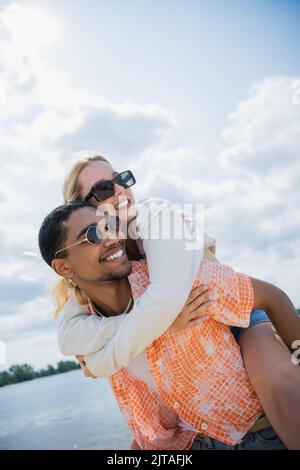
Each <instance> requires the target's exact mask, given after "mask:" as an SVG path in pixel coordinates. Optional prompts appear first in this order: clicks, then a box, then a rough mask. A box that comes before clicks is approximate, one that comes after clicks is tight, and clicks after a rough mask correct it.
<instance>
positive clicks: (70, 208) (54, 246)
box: [39, 201, 91, 266]
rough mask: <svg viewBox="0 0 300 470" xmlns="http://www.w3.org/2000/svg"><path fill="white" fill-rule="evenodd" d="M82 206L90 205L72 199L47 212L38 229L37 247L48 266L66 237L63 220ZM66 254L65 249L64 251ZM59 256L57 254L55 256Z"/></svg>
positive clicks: (62, 246) (66, 232)
mask: <svg viewBox="0 0 300 470" xmlns="http://www.w3.org/2000/svg"><path fill="white" fill-rule="evenodd" d="M83 207H91V206H90V205H89V204H88V203H86V202H82V201H73V202H70V203H67V204H63V205H61V206H58V207H56V208H55V209H54V210H53V211H51V212H50V214H48V215H47V216H46V217H45V219H44V220H43V223H42V225H41V228H40V230H39V248H40V252H41V255H42V257H43V258H44V260H45V261H46V263H47V264H49V266H51V263H52V261H53V260H54V259H55V253H56V252H57V251H58V250H60V249H62V248H64V243H65V241H66V239H67V237H68V231H67V229H66V226H65V224H64V222H66V221H67V220H68V219H69V217H70V215H71V214H72V213H73V212H75V211H77V210H78V209H81V208H83ZM64 254H65V255H66V254H67V251H66V252H64ZM57 257H59V255H58V256H57Z"/></svg>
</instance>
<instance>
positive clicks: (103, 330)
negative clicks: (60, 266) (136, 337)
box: [56, 291, 126, 356]
mask: <svg viewBox="0 0 300 470" xmlns="http://www.w3.org/2000/svg"><path fill="white" fill-rule="evenodd" d="M125 316H126V315H125V314H122V315H118V316H116V317H99V316H97V315H91V314H90V312H89V309H88V306H87V305H81V304H80V303H79V302H78V301H77V300H76V297H75V293H74V291H71V295H70V298H69V300H68V301H67V303H66V304H65V306H64V307H63V309H62V311H61V312H60V314H59V315H58V317H57V320H56V324H57V340H58V346H59V349H60V351H61V352H62V354H65V355H67V356H75V355H84V354H90V353H93V352H94V351H97V350H98V349H101V348H103V347H105V345H106V344H107V342H108V341H109V340H110V339H111V338H112V337H113V336H114V334H115V333H116V332H117V330H118V328H119V326H120V325H121V323H122V321H123V320H124V318H125Z"/></svg>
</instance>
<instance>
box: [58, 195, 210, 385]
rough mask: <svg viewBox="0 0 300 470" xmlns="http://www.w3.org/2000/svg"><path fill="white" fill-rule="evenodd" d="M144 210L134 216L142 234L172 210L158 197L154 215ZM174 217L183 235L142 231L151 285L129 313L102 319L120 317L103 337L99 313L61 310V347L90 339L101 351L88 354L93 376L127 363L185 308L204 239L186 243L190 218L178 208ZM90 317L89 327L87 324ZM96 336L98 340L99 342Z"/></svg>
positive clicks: (82, 347) (71, 348) (73, 348)
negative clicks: (195, 244)
mask: <svg viewBox="0 0 300 470" xmlns="http://www.w3.org/2000/svg"><path fill="white" fill-rule="evenodd" d="M160 201H161V200H160ZM147 210H149V207H148V208H147V207H146V210H144V212H143V217H140V218H138V219H137V223H138V224H139V226H138V228H139V233H140V235H141V236H142V235H143V236H146V235H147V233H148V234H149V232H153V233H155V231H156V229H157V228H158V227H160V226H162V225H163V224H164V221H165V220H168V219H169V218H170V216H173V215H174V211H173V208H172V206H171V204H170V203H167V202H166V203H163V204H162V203H161V204H160V205H159V206H158V207H157V209H156V212H155V211H154V212H153V213H152V217H145V213H146V212H147ZM174 217H175V223H176V224H177V226H178V225H180V224H182V223H183V226H184V231H183V237H182V238H181V239H171V240H167V239H166V240H163V239H152V238H151V237H150V238H146V237H145V239H144V240H143V246H144V251H145V254H146V257H147V262H148V269H149V275H150V286H149V288H148V289H147V290H146V292H145V293H144V294H143V295H142V296H141V297H140V298H139V299H138V301H137V302H136V304H135V306H134V308H133V309H132V310H131V312H130V313H129V314H127V315H121V316H119V317H114V318H105V319H104V320H105V321H115V320H117V321H118V325H117V326H116V328H114V327H112V326H111V325H110V327H109V328H108V329H107V330H106V336H105V339H104V338H103V335H102V333H101V329H102V326H101V322H102V321H103V318H102V317H101V318H99V317H95V316H93V315H86V314H85V313H83V314H82V315H80V314H79V313H78V312H77V314H76V315H71V316H70V315H67V316H66V315H65V312H61V315H62V316H61V318H60V320H59V322H60V324H59V328H58V332H59V344H60V348H61V350H62V351H67V352H68V354H74V355H75V354H89V353H90V352H91V347H90V345H91V344H93V347H95V349H94V351H97V350H99V352H98V353H96V354H97V356H90V357H89V356H87V357H86V359H87V361H86V362H87V365H88V368H89V370H91V372H92V373H94V374H95V375H97V376H109V375H111V374H112V373H114V372H116V371H117V370H119V369H120V368H122V367H124V366H126V365H128V363H129V362H130V360H131V358H133V357H135V356H136V355H138V354H139V353H140V352H142V351H143V349H145V347H146V346H148V345H149V344H150V343H151V342H152V341H153V340H154V339H156V338H157V337H159V336H160V335H161V334H163V333H164V332H165V331H166V330H167V329H168V328H169V326H170V325H171V324H172V322H173V321H174V319H175V318H176V316H177V315H178V314H179V313H180V311H181V310H182V308H183V305H184V303H185V301H186V299H187V297H188V295H189V293H190V291H191V288H192V284H193V281H194V279H195V276H196V273H197V270H198V268H199V265H200V262H201V259H202V255H203V242H202V240H199V239H198V249H197V250H196V249H194V250H191V249H187V248H190V243H191V240H192V239H193V238H194V239H195V230H194V227H193V224H192V223H191V219H190V218H188V217H187V218H186V219H185V218H183V217H182V213H181V214H180V213H179V212H177V213H175V216H174ZM69 310H70V309H69ZM120 317H122V318H120ZM90 321H91V322H92V326H91V327H89V326H88V324H89V322H90ZM141 332H142V334H141ZM94 338H98V340H99V343H98V344H97V345H96V343H95V340H94ZM98 340H97V341H98ZM92 342H93V343H92ZM86 345H88V348H86ZM77 348H78V349H77Z"/></svg>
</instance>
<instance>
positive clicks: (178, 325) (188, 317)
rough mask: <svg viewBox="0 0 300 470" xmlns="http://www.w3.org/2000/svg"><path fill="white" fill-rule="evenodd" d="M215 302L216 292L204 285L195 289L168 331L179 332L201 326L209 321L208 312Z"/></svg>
mask: <svg viewBox="0 0 300 470" xmlns="http://www.w3.org/2000/svg"><path fill="white" fill-rule="evenodd" d="M213 301H214V290H213V289H210V288H209V287H208V286H207V285H205V284H202V285H201V286H199V287H196V288H195V289H193V290H192V291H191V293H190V295H189V297H188V299H187V301H186V303H185V305H184V307H183V309H182V310H181V312H180V313H179V315H178V316H177V318H176V320H174V321H173V323H172V325H171V326H170V328H169V329H168V331H179V330H183V329H184V328H189V327H191V326H195V325H200V323H202V322H203V321H205V320H207V318H208V316H207V315H206V313H207V310H208V308H209V306H210V304H211V302H213Z"/></svg>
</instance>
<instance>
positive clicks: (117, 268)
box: [59, 207, 131, 287]
mask: <svg viewBox="0 0 300 470" xmlns="http://www.w3.org/2000/svg"><path fill="white" fill-rule="evenodd" d="M105 222H106V219H105V218H104V217H103V216H101V217H99V216H97V215H96V210H95V209H94V208H93V207H84V208H81V209H78V210H76V211H75V212H73V213H72V214H71V216H70V217H69V219H68V221H67V222H65V225H66V227H67V230H68V237H67V240H66V241H65V244H64V246H69V245H72V244H73V243H76V242H78V241H80V240H84V238H85V234H86V231H87V229H88V227H89V226H91V225H97V224H98V228H99V229H100V232H101V234H102V242H101V243H100V244H99V245H91V244H89V243H88V242H83V243H80V244H79V245H76V246H73V247H71V248H69V249H68V250H67V254H66V256H65V257H64V258H62V259H60V260H59V263H62V264H65V265H64V268H66V267H67V268H69V269H70V272H71V273H72V276H69V277H70V279H72V280H73V281H74V282H75V283H76V284H77V285H79V287H80V281H85V282H97V281H114V280H118V279H123V278H125V277H127V276H128V275H129V274H130V272H131V263H130V261H129V260H128V258H127V255H126V251H125V243H124V239H123V238H120V234H112V233H111V232H109V230H108V231H105V229H104V228H105ZM112 255H118V257H114V258H113V259H107V258H109V257H110V256H112ZM60 274H61V273H60ZM63 275H64V274H63Z"/></svg>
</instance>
